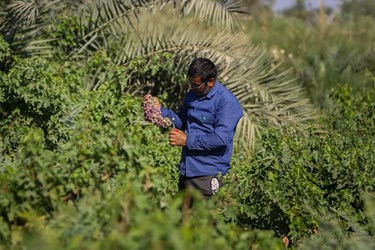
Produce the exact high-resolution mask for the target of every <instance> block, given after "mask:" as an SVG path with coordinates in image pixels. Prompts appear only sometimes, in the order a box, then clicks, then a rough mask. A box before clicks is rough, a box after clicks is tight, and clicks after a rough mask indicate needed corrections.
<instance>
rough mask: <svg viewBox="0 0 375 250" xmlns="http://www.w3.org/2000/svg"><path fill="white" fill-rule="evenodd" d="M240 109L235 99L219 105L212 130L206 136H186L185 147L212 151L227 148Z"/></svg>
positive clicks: (241, 113)
mask: <svg viewBox="0 0 375 250" xmlns="http://www.w3.org/2000/svg"><path fill="white" fill-rule="evenodd" d="M242 116H243V111H242V107H241V105H240V104H239V102H238V101H237V100H236V99H235V101H233V100H228V101H224V102H221V103H220V107H219V108H218V111H217V113H216V114H215V121H214V130H213V131H212V132H211V133H208V134H202V135H194V134H188V135H187V139H186V146H187V148H188V149H191V150H212V149H216V148H220V147H226V146H228V145H229V144H230V143H231V141H232V140H233V136H234V132H235V130H236V126H237V123H238V121H239V120H240V118H241V117H242Z"/></svg>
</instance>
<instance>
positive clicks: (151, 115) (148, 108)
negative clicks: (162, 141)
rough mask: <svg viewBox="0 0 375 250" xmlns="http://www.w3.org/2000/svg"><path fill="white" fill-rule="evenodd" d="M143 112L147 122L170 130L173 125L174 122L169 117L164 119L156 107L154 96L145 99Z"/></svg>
mask: <svg viewBox="0 0 375 250" xmlns="http://www.w3.org/2000/svg"><path fill="white" fill-rule="evenodd" d="M143 110H144V114H145V119H146V121H148V122H151V123H153V124H155V125H157V126H159V127H162V128H168V127H170V126H171V125H172V122H171V120H170V119H169V118H168V117H165V118H163V117H162V116H161V111H160V109H158V108H156V107H155V105H154V99H153V97H152V96H147V97H145V98H144V99H143Z"/></svg>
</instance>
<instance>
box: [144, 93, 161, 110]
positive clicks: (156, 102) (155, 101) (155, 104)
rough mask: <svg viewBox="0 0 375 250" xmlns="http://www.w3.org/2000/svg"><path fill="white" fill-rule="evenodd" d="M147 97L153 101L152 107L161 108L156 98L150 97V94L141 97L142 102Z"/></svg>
mask: <svg viewBox="0 0 375 250" xmlns="http://www.w3.org/2000/svg"><path fill="white" fill-rule="evenodd" d="M149 97H152V100H153V101H154V107H155V108H158V109H160V108H161V104H160V101H159V99H158V98H157V97H155V96H152V95H150V94H147V95H145V96H143V100H145V99H147V98H149Z"/></svg>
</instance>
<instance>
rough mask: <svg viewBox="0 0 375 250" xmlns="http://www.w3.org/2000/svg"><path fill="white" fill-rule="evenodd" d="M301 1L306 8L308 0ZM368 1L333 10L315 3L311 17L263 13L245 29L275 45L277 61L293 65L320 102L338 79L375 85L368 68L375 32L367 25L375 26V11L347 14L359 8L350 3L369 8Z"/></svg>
mask: <svg viewBox="0 0 375 250" xmlns="http://www.w3.org/2000/svg"><path fill="white" fill-rule="evenodd" d="M299 2H301V1H299ZM302 2H303V1H302ZM299 4H300V5H302V10H303V11H304V12H306V10H305V9H304V7H303V5H304V4H303V3H299ZM366 4H369V5H371V4H373V1H366V0H364V1H345V2H344V3H343V6H342V8H341V9H336V10H334V12H332V13H329V12H328V10H325V9H317V10H315V9H314V10H311V11H310V12H309V13H307V14H308V15H309V17H310V18H309V19H308V20H305V19H304V18H303V17H300V18H298V17H296V16H282V17H278V16H272V15H268V16H264V15H263V16H261V17H259V18H254V19H253V20H251V21H250V22H247V26H246V27H247V28H246V30H247V31H248V32H247V33H248V35H249V37H250V38H251V40H252V41H253V42H254V43H255V44H257V45H259V46H262V47H263V48H265V49H266V50H268V51H270V52H271V53H272V55H273V57H274V58H275V59H276V61H279V60H281V61H284V62H286V63H285V64H284V66H286V67H287V68H289V67H292V68H293V72H295V74H296V75H297V76H298V82H300V83H301V84H302V85H303V86H304V87H305V88H306V90H307V92H308V96H309V99H310V100H312V101H313V103H314V104H316V105H318V106H320V107H321V106H322V105H323V103H324V102H325V98H326V96H327V95H326V93H328V92H329V90H330V89H331V88H333V87H334V86H336V85H337V84H338V83H347V84H350V85H351V86H352V87H353V90H355V91H360V90H361V89H362V88H373V87H374V82H372V81H369V79H367V78H366V77H365V72H367V71H370V72H373V71H374V65H375V64H374V60H375V58H374V46H373V44H374V42H375V36H374V33H373V32H367V30H368V29H371V28H370V27H373V26H374V24H375V19H374V17H373V16H371V15H353V16H355V19H351V18H348V14H349V13H348V11H349V12H350V11H351V10H353V12H355V11H356V10H355V9H354V8H351V7H350V6H351V5H355V6H357V7H358V9H363V10H366V9H367V10H369V11H370V9H371V8H368V7H366ZM285 15H287V13H285ZM302 16H304V14H303V15H302Z"/></svg>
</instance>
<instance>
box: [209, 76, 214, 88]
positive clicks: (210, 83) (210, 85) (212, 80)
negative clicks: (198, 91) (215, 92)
mask: <svg viewBox="0 0 375 250" xmlns="http://www.w3.org/2000/svg"><path fill="white" fill-rule="evenodd" d="M215 81H216V79H215V78H211V79H210V80H209V81H208V83H207V85H208V87H210V88H212V87H213V86H214V85H215Z"/></svg>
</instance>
